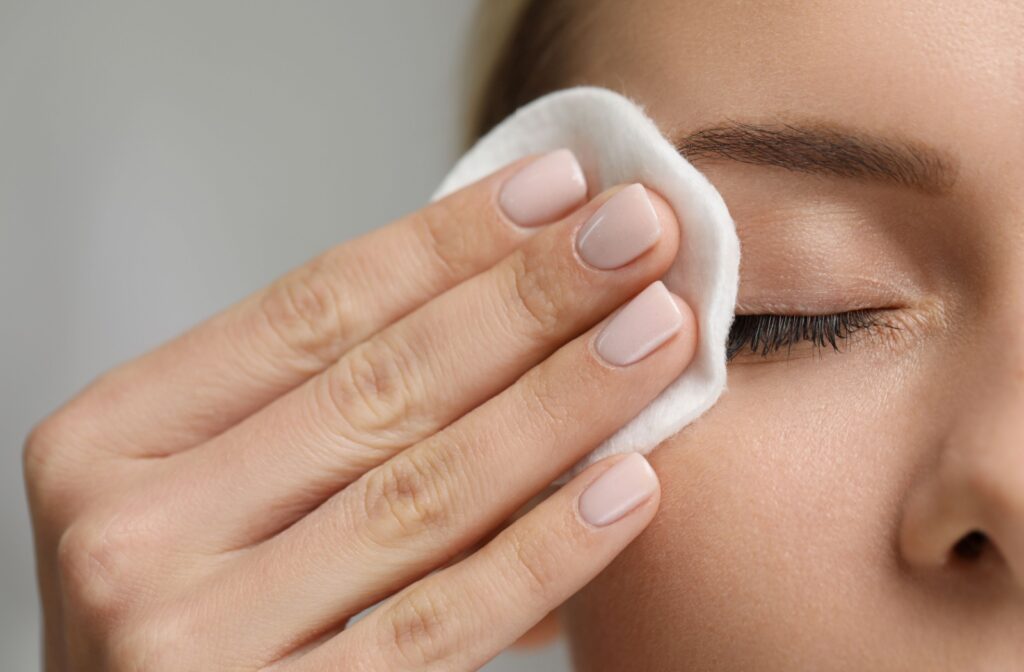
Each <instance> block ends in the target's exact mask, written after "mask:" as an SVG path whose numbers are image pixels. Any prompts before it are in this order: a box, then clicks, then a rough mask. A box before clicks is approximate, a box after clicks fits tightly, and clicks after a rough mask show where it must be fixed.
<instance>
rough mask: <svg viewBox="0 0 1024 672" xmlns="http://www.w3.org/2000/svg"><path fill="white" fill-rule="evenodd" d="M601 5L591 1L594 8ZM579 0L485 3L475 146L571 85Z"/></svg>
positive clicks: (473, 92) (474, 106)
mask: <svg viewBox="0 0 1024 672" xmlns="http://www.w3.org/2000/svg"><path fill="white" fill-rule="evenodd" d="M594 4H596V0H588V2H587V3H586V5H587V7H588V9H589V8H591V7H592V6H593V5H594ZM578 5H579V2H578V0H520V1H519V2H512V1H511V0H484V1H483V2H482V3H481V5H480V8H479V11H478V14H477V21H476V25H475V29H474V31H473V43H472V44H471V50H472V54H473V58H471V59H469V63H470V66H471V68H474V69H475V70H476V71H475V72H471V73H470V89H469V109H470V113H469V119H468V123H467V131H468V133H467V135H468V137H467V141H468V143H469V144H471V143H472V142H474V141H475V140H477V139H478V138H479V137H480V136H482V135H484V134H485V133H487V131H489V130H491V129H492V128H494V126H496V125H497V124H498V122H500V121H501V120H502V119H504V118H505V117H507V116H508V115H510V114H511V113H512V112H514V111H515V110H516V109H518V108H519V107H522V106H523V105H525V104H526V103H528V102H530V101H531V100H534V99H535V98H539V97H540V96H543V95H544V94H546V93H550V92H551V91H554V90H556V89H559V88H561V87H563V86H565V85H566V83H567V82H568V81H570V78H571V75H572V67H573V63H572V58H571V56H572V55H571V53H570V52H569V50H568V49H566V43H567V42H568V41H570V40H571V38H572V36H573V35H574V33H575V32H576V31H577V30H578V28H579V19H580V18H581V17H580V14H581V12H580V11H579V10H580V7H578Z"/></svg>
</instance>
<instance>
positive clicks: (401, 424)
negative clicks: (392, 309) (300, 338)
mask: <svg viewBox="0 0 1024 672" xmlns="http://www.w3.org/2000/svg"><path fill="white" fill-rule="evenodd" d="M411 361H412V355H410V354H407V353H405V352H404V350H403V349H402V348H400V347H398V346H395V345H392V344H391V343H390V342H389V341H388V340H387V339H386V338H384V337H382V336H379V337H377V338H373V339H371V340H369V341H366V342H365V343H362V344H360V345H359V346H358V347H356V348H354V349H353V350H350V351H349V352H348V353H346V354H345V356H344V357H343V358H342V359H341V360H339V361H338V365H337V366H335V367H332V368H331V370H330V371H329V373H328V380H327V385H328V394H329V395H330V397H331V403H332V405H333V406H334V407H335V409H336V410H337V411H338V413H339V414H340V415H341V416H342V417H344V418H345V419H346V420H347V421H348V423H349V424H350V425H352V426H353V427H354V428H356V429H358V430H362V431H363V432H366V433H367V434H370V435H375V436H376V437H377V440H380V439H381V438H384V439H387V440H388V441H389V442H393V440H397V439H400V438H402V437H403V435H404V431H405V430H407V429H408V428H412V427H414V426H415V425H417V419H418V416H417V415H416V407H415V404H414V403H413V400H412V397H413V395H414V391H415V390H418V389H419V387H418V386H417V383H416V381H417V374H416V372H415V367H414V366H413V365H412V363H411Z"/></svg>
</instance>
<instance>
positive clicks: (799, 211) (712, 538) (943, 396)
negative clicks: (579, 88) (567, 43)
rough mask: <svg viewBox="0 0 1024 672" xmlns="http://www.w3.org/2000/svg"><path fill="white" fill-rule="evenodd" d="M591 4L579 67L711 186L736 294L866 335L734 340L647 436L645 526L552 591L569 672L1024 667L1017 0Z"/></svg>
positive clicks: (1021, 45) (1021, 106)
mask: <svg viewBox="0 0 1024 672" xmlns="http://www.w3.org/2000/svg"><path fill="white" fill-rule="evenodd" d="M585 13H586V14H587V16H586V23H585V25H586V29H585V30H582V31H579V33H578V34H577V35H575V36H574V38H573V39H574V43H573V44H572V47H571V48H572V53H573V59H572V60H573V63H574V64H575V66H574V67H575V73H574V76H573V77H572V81H570V82H566V83H565V84H582V83H586V84H596V85H603V86H608V87H610V88H614V89H617V90H619V91H621V92H623V93H625V94H627V95H629V96H631V97H633V98H634V99H636V100H638V101H639V102H641V103H642V104H643V105H644V106H645V107H646V109H647V111H648V113H649V114H650V115H651V116H652V117H653V118H654V119H655V120H656V121H657V122H658V123H659V125H660V126H661V127H662V129H663V130H664V131H665V132H666V133H667V134H668V135H669V136H670V137H672V138H674V139H676V140H677V141H678V143H679V145H680V147H681V148H682V150H683V151H684V153H687V154H689V155H690V156H691V157H692V158H693V159H694V161H695V162H696V164H697V165H698V167H699V168H700V169H701V170H702V171H704V172H705V174H707V176H708V177H709V178H710V179H711V181H712V182H713V183H714V184H715V185H716V187H718V189H719V190H720V191H721V193H722V195H723V197H724V198H725V200H726V203H728V204H729V207H730V210H731V211H732V213H733V215H734V217H735V220H736V223H737V227H738V230H739V234H740V239H741V243H742V250H743V261H742V264H741V266H742V268H741V285H740V287H741V289H740V297H739V306H738V311H739V313H740V314H743V315H759V314H799V315H820V314H835V313H843V312H845V311H854V310H863V311H868V312H869V314H870V315H872V316H873V319H874V320H875V322H876V324H875V326H871V327H868V328H863V329H859V330H854V331H853V333H850V334H849V338H845V339H840V341H839V347H840V349H841V352H839V353H836V352H833V351H832V350H831V347H830V346H826V347H825V348H816V347H814V346H813V345H811V344H809V343H806V342H802V343H797V344H795V345H793V346H792V348H791V349H787V348H783V349H782V350H781V351H779V352H770V353H769V354H768V355H767V356H762V355H761V354H757V353H752V352H750V351H749V348H747V349H746V351H745V352H742V353H741V354H739V355H737V357H736V358H735V359H734V361H733V362H732V364H731V365H730V379H729V389H728V391H727V392H726V394H725V396H724V397H723V398H722V400H721V401H720V402H719V403H718V405H717V406H716V407H715V408H713V409H712V410H711V411H710V412H709V413H708V414H707V415H706V416H705V417H703V418H702V419H701V420H700V421H699V422H697V423H695V424H694V425H691V426H690V427H688V428H687V429H686V430H684V431H683V432H682V433H680V434H679V435H677V436H675V437H673V438H672V439H670V440H668V441H666V442H665V443H664V444H662V446H660V447H659V448H658V449H657V450H655V451H654V452H653V453H652V454H651V456H650V457H651V462H652V464H653V465H654V467H655V469H656V470H657V471H658V473H659V475H660V478H661V482H662V489H663V494H662V500H661V508H660V511H659V513H658V515H657V517H656V518H655V520H654V522H653V524H652V525H651V527H650V528H648V529H647V531H646V532H645V533H644V534H643V535H641V537H640V538H639V539H638V540H637V541H636V542H634V543H633V544H632V546H631V547H629V548H628V549H627V550H626V551H625V553H624V554H623V555H621V556H620V557H619V558H618V559H617V560H616V561H615V562H614V563H613V564H612V565H611V567H610V568H609V569H608V570H607V571H605V572H604V573H603V574H602V575H600V577H599V578H598V579H597V580H595V581H594V582H592V583H591V584H590V585H589V586H588V587H587V588H585V589H584V590H583V591H582V592H581V593H579V594H578V595H577V596H576V597H575V598H573V599H572V600H571V601H570V602H569V603H568V604H567V605H566V606H565V608H564V609H563V610H562V614H561V615H562V618H563V622H564V623H565V625H566V627H567V630H568V633H569V636H570V640H571V642H572V650H573V655H574V658H575V661H576V664H577V665H578V667H579V669H581V670H632V669H638V670H661V669H686V670H737V669H757V670H792V669H808V670H825V669H827V670H838V669H842V670H865V669H874V670H882V669H885V670H889V669H912V670H924V669H927V670H1012V669H1020V666H1021V665H1022V662H1021V661H1022V660H1024V494H1022V493H1024V443H1022V441H1024V439H1022V437H1024V329H1022V328H1021V327H1022V326H1024V192H1022V190H1021V188H1020V186H1021V185H1022V184H1024V40H1022V39H1021V36H1022V35H1024V5H1021V4H1020V3H1019V2H1014V1H1008V0H979V1H978V2H972V3H957V2H932V1H929V0H908V1H905V2H899V3H893V2H886V1H884V0H856V1H851V2H825V1H821V2H812V1H793V2H771V3H755V2H739V3H724V2H674V1H669V0H644V1H643V2H631V3H611V2H602V3H598V4H597V5H596V6H590V7H588V9H587V10H586V12H585ZM581 20H582V19H581ZM706 129H719V131H721V129H725V132H724V134H723V133H722V132H719V134H718V135H717V136H716V135H715V133H714V132H711V133H708V132H707V131H706ZM738 129H739V130H738ZM744 129H745V130H744ZM702 131H704V133H703V134H702V133H701V132H702ZM829 141H832V142H836V143H840V144H841V143H846V144H841V146H842V147H845V150H844V151H846V152H848V154H849V157H850V158H849V161H851V162H852V164H851V165H852V167H850V166H848V169H847V170H846V171H845V172H844V171H843V170H839V169H835V167H834V166H833V169H831V170H830V169H829V167H828V166H823V165H821V163H822V161H820V158H821V156H822V154H825V155H832V156H836V155H837V153H838V150H837V149H836V146H830V145H828V144H827V143H828V142H829ZM822 143H825V144H822ZM822 148H825V150H826V151H820V150H821V149H822ZM879 148H881V150H882V153H883V154H884V155H885V156H887V157H888V158H889V159H891V160H893V161H896V164H898V163H899V162H898V161H897V159H903V160H904V161H909V162H910V163H909V164H906V163H905V164H904V165H903V168H906V167H907V165H911V166H912V167H913V166H916V167H917V168H918V169H921V170H920V171H919V172H920V173H921V175H917V174H914V175H913V177H914V178H915V179H910V178H909V177H908V176H907V175H908V174H907V173H906V172H902V173H901V172H900V171H899V170H896V171H895V172H893V171H892V170H889V173H890V174H889V175H888V177H887V176H886V175H885V174H884V173H885V170H883V169H885V168H889V169H892V168H893V165H885V161H881V163H879V161H876V160H875V159H878V156H875V157H874V158H872V156H871V153H870V152H869V151H866V150H869V149H879ZM815 155H817V157H818V159H819V160H818V161H817V162H816V161H815V160H814V156H815ZM865 157H867V158H865ZM883 158H884V157H883ZM858 161H860V164H859V166H860V167H859V168H858V167H857V165H858V164H857V162H858ZM896 164H894V165H896ZM913 172H914V171H913V170H911V173H913ZM918 177H920V178H931V179H930V180H927V179H916V178H918ZM685 229H686V224H685V222H683V244H684V245H685V244H686V243H685ZM671 281H672V278H671V277H669V278H668V279H667V284H668V285H669V287H670V289H672V290H673V291H675V292H676V293H678V294H680V295H681V296H683V298H687V288H686V287H681V286H673V284H672V282H671ZM972 533H980V535H979V534H972ZM958 542H959V544H960V545H959V546H958Z"/></svg>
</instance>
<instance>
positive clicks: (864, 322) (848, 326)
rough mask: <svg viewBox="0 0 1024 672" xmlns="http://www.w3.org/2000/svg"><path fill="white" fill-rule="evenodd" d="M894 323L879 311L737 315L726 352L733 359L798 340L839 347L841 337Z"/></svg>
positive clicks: (789, 345) (789, 346)
mask: <svg viewBox="0 0 1024 672" xmlns="http://www.w3.org/2000/svg"><path fill="white" fill-rule="evenodd" d="M878 326H886V327H892V328H897V327H895V326H894V325H891V324H887V323H885V322H882V321H881V320H880V319H879V317H878V311H872V310H850V311H846V312H842V313H831V314H827V315H779V314H771V313H766V314H762V315H737V316H736V319H735V320H734V321H733V323H732V328H731V329H730V331H729V340H728V342H727V345H726V355H727V358H728V359H729V360H732V359H733V358H735V357H736V356H737V355H739V354H742V353H752V354H755V355H760V356H761V357H768V356H769V355H771V354H774V353H776V352H780V351H783V350H785V351H786V352H787V354H788V353H789V351H790V350H792V348H793V346H795V345H797V344H798V343H802V342H808V343H811V344H812V345H813V346H814V348H815V350H822V349H824V348H826V347H828V348H831V349H832V350H833V351H835V352H839V351H840V346H841V344H842V341H844V340H845V339H847V338H849V337H850V336H851V335H852V334H853V333H855V332H857V331H860V330H862V329H869V328H872V327H878Z"/></svg>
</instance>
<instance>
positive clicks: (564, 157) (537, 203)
mask: <svg viewBox="0 0 1024 672" xmlns="http://www.w3.org/2000/svg"><path fill="white" fill-rule="evenodd" d="M586 198H587V180H586V178H585V177H584V176H583V169H582V168H580V164H579V161H577V160H576V157H575V156H573V153H572V152H570V151H569V150H568V149H557V150H555V151H553V152H551V153H549V154H545V155H544V156H542V157H540V158H539V159H536V160H535V161H533V162H532V163H530V164H528V165H526V166H525V167H523V168H522V169H521V170H520V171H519V172H518V173H516V174H515V175H513V176H512V177H510V178H509V179H508V181H507V182H505V185H504V186H503V187H502V188H501V194H500V195H499V196H498V205H499V206H500V207H501V209H502V211H503V212H504V213H505V215H507V216H508V218H509V219H511V220H512V221H513V222H515V223H516V224H518V225H519V226H540V225H542V224H550V223H551V222H554V221H556V220H557V219H559V218H560V217H563V216H564V215H567V214H569V211H570V210H573V209H574V208H576V207H577V206H580V205H582V204H583V202H584V201H585V200H586Z"/></svg>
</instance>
